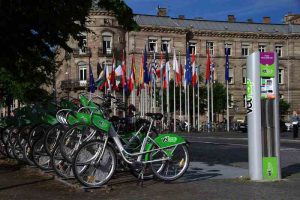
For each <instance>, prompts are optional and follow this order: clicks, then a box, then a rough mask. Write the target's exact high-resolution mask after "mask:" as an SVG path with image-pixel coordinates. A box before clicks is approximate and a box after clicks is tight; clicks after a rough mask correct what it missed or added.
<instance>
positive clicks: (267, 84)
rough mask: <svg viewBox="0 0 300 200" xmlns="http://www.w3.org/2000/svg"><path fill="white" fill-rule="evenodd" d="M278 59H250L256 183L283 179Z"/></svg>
mask: <svg viewBox="0 0 300 200" xmlns="http://www.w3.org/2000/svg"><path fill="white" fill-rule="evenodd" d="M278 90H279V89H278V60H277V54H276V53H275V52H254V53H252V54H251V55H249V56H248V58H247V95H246V97H247V122H248V155H249V175H250V179H251V180H254V181H259V180H265V181H273V180H279V179H281V168H280V141H279V139H280V127H279V91H278Z"/></svg>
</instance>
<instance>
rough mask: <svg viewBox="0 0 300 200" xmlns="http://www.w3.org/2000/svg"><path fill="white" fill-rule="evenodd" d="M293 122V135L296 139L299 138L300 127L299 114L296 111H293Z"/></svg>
mask: <svg viewBox="0 0 300 200" xmlns="http://www.w3.org/2000/svg"><path fill="white" fill-rule="evenodd" d="M292 124H293V137H294V139H295V138H298V128H299V116H298V114H297V112H296V111H293V116H292Z"/></svg>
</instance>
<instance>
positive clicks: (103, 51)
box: [98, 47, 112, 57]
mask: <svg viewBox="0 0 300 200" xmlns="http://www.w3.org/2000/svg"><path fill="white" fill-rule="evenodd" d="M98 56H99V57H102V56H105V57H111V56H112V49H103V48H102V47H99V48H98Z"/></svg>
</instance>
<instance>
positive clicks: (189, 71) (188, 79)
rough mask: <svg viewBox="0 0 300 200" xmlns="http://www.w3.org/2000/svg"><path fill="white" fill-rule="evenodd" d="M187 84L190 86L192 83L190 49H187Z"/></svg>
mask: <svg viewBox="0 0 300 200" xmlns="http://www.w3.org/2000/svg"><path fill="white" fill-rule="evenodd" d="M184 78H185V82H186V84H187V85H188V84H190V83H191V82H192V66H191V57H190V51H189V48H187V49H186V64H185V77H184Z"/></svg>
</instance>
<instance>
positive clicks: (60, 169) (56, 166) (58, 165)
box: [51, 144, 74, 178]
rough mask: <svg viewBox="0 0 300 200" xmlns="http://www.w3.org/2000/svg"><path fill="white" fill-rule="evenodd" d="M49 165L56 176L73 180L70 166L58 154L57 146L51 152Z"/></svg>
mask: <svg viewBox="0 0 300 200" xmlns="http://www.w3.org/2000/svg"><path fill="white" fill-rule="evenodd" d="M51 163H52V166H53V170H54V171H55V172H56V174H57V175H58V176H60V177H62V178H73V177H74V174H73V169H72V165H71V164H70V163H68V162H66V161H65V159H64V158H63V156H62V155H61V152H60V147H59V145H58V144H57V145H56V146H55V147H54V148H53V151H52V155H51Z"/></svg>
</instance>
